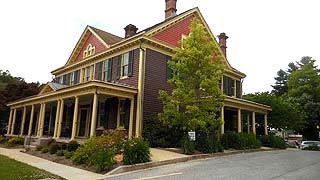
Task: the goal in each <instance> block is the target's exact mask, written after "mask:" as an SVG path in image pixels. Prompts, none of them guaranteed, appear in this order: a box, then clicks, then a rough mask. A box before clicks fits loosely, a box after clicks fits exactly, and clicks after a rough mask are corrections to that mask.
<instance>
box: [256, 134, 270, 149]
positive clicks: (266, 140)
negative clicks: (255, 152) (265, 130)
mask: <svg viewBox="0 0 320 180" xmlns="http://www.w3.org/2000/svg"><path fill="white" fill-rule="evenodd" d="M258 139H259V140H260V141H261V144H262V145H263V146H265V147H271V142H270V136H269V135H262V136H258Z"/></svg>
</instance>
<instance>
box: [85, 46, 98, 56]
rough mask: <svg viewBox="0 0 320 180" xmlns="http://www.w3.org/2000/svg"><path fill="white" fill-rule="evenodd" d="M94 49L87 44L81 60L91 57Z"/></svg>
mask: <svg viewBox="0 0 320 180" xmlns="http://www.w3.org/2000/svg"><path fill="white" fill-rule="evenodd" d="M95 50H96V47H95V46H93V45H92V44H88V46H87V48H86V50H84V51H83V58H86V57H88V56H91V55H93V54H94V53H95Z"/></svg>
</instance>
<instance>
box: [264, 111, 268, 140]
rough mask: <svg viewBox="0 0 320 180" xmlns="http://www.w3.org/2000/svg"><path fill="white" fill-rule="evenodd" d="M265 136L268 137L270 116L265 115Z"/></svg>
mask: <svg viewBox="0 0 320 180" xmlns="http://www.w3.org/2000/svg"><path fill="white" fill-rule="evenodd" d="M264 134H265V135H268V115H267V114H264Z"/></svg>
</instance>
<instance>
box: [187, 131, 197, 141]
mask: <svg viewBox="0 0 320 180" xmlns="http://www.w3.org/2000/svg"><path fill="white" fill-rule="evenodd" d="M188 135H189V139H190V141H195V140H196V132H194V131H189V132H188Z"/></svg>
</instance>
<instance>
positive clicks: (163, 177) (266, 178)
mask: <svg viewBox="0 0 320 180" xmlns="http://www.w3.org/2000/svg"><path fill="white" fill-rule="evenodd" d="M153 179H155V180H176V179H183V180H191V179H195V180H196V179H197V180H198V179H201V180H202V179H204V180H218V179H219V180H220V179H227V180H229V179H231V180H242V179H243V180H271V179H272V180H285V179H286V180H288V179H290V180H291V179H296V180H320V152H315V151H300V150H281V151H267V152H257V153H246V154H237V155H232V156H225V157H217V158H211V159H205V160H198V161H191V162H186V163H179V164H174V165H168V166H163V167H158V168H154V169H149V170H142V171H138V172H131V173H127V174H124V175H120V176H114V177H110V178H107V179H106V180H153Z"/></svg>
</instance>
